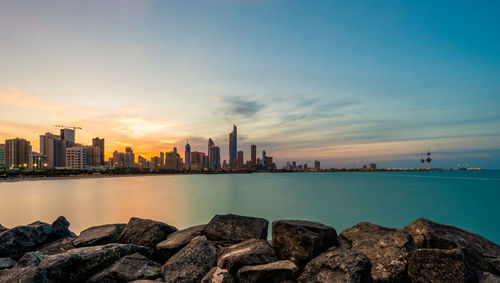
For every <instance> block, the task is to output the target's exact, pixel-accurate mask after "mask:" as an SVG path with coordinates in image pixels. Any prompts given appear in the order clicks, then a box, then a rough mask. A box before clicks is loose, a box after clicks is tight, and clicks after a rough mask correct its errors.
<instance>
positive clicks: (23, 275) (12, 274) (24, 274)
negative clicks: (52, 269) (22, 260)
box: [0, 267, 47, 283]
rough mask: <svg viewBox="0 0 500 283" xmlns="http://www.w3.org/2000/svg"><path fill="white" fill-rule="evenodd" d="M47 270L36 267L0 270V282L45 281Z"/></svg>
mask: <svg viewBox="0 0 500 283" xmlns="http://www.w3.org/2000/svg"><path fill="white" fill-rule="evenodd" d="M46 274H47V272H46V271H45V270H43V269H40V268H38V267H23V268H13V269H4V270H0V282H2V283H45V282H47V279H46Z"/></svg>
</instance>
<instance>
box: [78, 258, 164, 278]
mask: <svg viewBox="0 0 500 283" xmlns="http://www.w3.org/2000/svg"><path fill="white" fill-rule="evenodd" d="M160 268H161V265H160V264H159V263H157V262H154V261H152V260H150V259H148V258H147V257H145V256H143V255H141V254H139V253H135V254H132V255H127V256H124V257H122V258H121V259H119V260H117V261H116V262H115V263H113V264H112V265H111V266H109V267H107V268H105V269H104V270H102V271H100V272H99V273H97V274H96V275H94V276H92V277H91V278H90V279H89V280H88V282H89V283H90V282H128V281H132V280H139V279H156V278H160V277H161V272H160Z"/></svg>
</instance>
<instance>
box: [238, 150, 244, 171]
mask: <svg viewBox="0 0 500 283" xmlns="http://www.w3.org/2000/svg"><path fill="white" fill-rule="evenodd" d="M243 163H244V162H243V151H242V150H240V151H238V169H243Z"/></svg>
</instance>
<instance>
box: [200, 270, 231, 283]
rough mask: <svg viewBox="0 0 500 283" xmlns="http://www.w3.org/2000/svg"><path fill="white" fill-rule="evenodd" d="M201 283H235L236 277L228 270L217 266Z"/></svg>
mask: <svg viewBox="0 0 500 283" xmlns="http://www.w3.org/2000/svg"><path fill="white" fill-rule="evenodd" d="M201 283H234V277H233V276H232V275H231V274H230V273H229V272H228V271H227V270H226V269H221V268H219V267H217V266H216V267H213V268H212V269H210V271H209V272H208V273H207V274H206V275H205V276H204V277H203V279H201Z"/></svg>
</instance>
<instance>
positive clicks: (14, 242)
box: [0, 221, 54, 259]
mask: <svg viewBox="0 0 500 283" xmlns="http://www.w3.org/2000/svg"><path fill="white" fill-rule="evenodd" d="M53 230H54V229H53V228H52V226H51V225H49V224H47V223H43V222H39V221H37V222H34V223H31V224H29V225H27V226H17V227H14V228H12V229H9V230H7V231H4V232H2V233H0V257H11V258H13V259H19V258H20V257H21V256H22V255H23V254H24V253H25V252H29V251H33V250H35V249H36V248H37V247H39V246H41V245H42V244H44V243H45V242H46V241H47V239H48V237H49V235H50V234H51V233H52V232H53Z"/></svg>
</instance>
